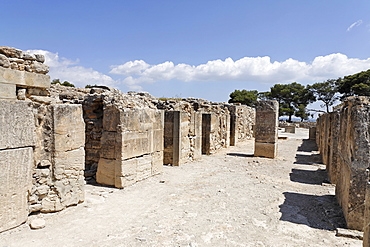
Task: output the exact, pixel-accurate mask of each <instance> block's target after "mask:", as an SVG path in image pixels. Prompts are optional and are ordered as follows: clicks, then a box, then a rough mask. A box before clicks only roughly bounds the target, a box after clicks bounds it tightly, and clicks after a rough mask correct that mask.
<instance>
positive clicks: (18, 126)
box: [0, 100, 36, 232]
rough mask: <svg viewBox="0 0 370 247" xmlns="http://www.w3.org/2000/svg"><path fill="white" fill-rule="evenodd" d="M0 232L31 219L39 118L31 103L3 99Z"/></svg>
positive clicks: (0, 118)
mask: <svg viewBox="0 0 370 247" xmlns="http://www.w3.org/2000/svg"><path fill="white" fill-rule="evenodd" d="M0 133H1V134H0V232H2V231H5V230H8V229H11V228H13V227H16V226H18V225H20V224H22V223H23V222H25V221H26V220H27V216H28V214H29V211H28V194H29V192H30V191H31V187H32V168H33V147H34V146H35V144H36V134H35V118H34V116H33V114H32V107H31V104H30V103H29V102H19V101H13V102H8V101H2V100H0Z"/></svg>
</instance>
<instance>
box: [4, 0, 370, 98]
mask: <svg viewBox="0 0 370 247" xmlns="http://www.w3.org/2000/svg"><path fill="white" fill-rule="evenodd" d="M0 3H1V9H2V11H1V22H0V33H1V35H0V41H1V42H0V45H4V46H11V47H15V48H18V49H22V50H33V51H35V52H38V53H43V54H45V56H46V58H47V60H46V63H47V64H48V65H49V66H50V73H49V74H50V76H51V77H52V78H59V79H61V80H68V81H70V82H72V83H74V84H76V85H77V86H85V85H86V84H107V85H110V86H113V87H116V88H119V89H120V90H121V91H123V92H127V91H131V90H137V91H140V90H142V91H147V92H149V93H151V94H152V95H154V96H157V97H162V96H164V97H196V98H204V99H208V100H212V101H227V100H228V95H229V94H230V93H231V92H232V91H234V90H235V89H247V90H252V89H253V90H254V89H256V90H259V91H267V90H269V88H270V87H271V86H272V85H274V84H276V83H290V82H294V81H297V82H299V83H302V84H307V83H309V84H312V83H315V82H320V81H324V80H326V79H331V78H338V77H340V76H344V75H348V74H353V73H357V72H360V71H363V70H367V69H369V68H370V15H369V11H370V1H368V0H366V1H365V0H353V1H342V0H325V1H322V0H320V1H318V0H311V1H303V0H282V1H279V0H271V1H267V0H249V1H241V0H228V1H226V0H225V1H221V0H213V1H202V0H197V1H193V0H186V1H185V0H183V1H180V0H177V1H176V0H172V1H170V0H157V1H154V0H146V1H140V0H136V1H124V0H120V1H119V0H109V1H108V0H106V1H96V0H90V1H85V0H78V1H70V0H64V1H50V0H49V1H46V0H45V1H39V0H33V1H31V0H29V1H27V0H23V1H19V0H12V1H4V0H0Z"/></svg>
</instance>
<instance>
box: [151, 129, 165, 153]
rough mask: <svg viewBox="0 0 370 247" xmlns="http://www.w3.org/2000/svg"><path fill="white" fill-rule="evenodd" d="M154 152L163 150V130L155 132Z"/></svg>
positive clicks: (153, 138) (153, 137)
mask: <svg viewBox="0 0 370 247" xmlns="http://www.w3.org/2000/svg"><path fill="white" fill-rule="evenodd" d="M152 140H153V141H152V144H153V145H152V146H153V147H152V149H151V151H152V152H157V151H162V150H163V141H164V140H163V129H159V130H153V136H152Z"/></svg>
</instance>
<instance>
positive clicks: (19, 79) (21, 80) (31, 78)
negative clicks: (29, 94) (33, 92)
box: [0, 67, 50, 88]
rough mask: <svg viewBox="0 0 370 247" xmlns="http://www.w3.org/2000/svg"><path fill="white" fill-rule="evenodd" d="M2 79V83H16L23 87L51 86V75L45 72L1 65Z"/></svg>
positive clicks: (0, 76) (0, 74)
mask: <svg viewBox="0 0 370 247" xmlns="http://www.w3.org/2000/svg"><path fill="white" fill-rule="evenodd" d="M0 79H1V81H0V82H2V83H8V84H14V85H17V86H23V87H38V88H49V87H50V76H48V75H44V74H37V73H31V72H27V71H18V70H14V69H10V68H4V67H0Z"/></svg>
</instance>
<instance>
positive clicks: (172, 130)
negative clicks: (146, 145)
mask: <svg viewBox="0 0 370 247" xmlns="http://www.w3.org/2000/svg"><path fill="white" fill-rule="evenodd" d="M180 120H181V112H180V111H166V112H165V117H164V153H163V155H164V162H163V163H164V164H166V165H168V164H171V165H173V166H178V165H180V160H181V143H182V141H181V127H180V126H181V122H180Z"/></svg>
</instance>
